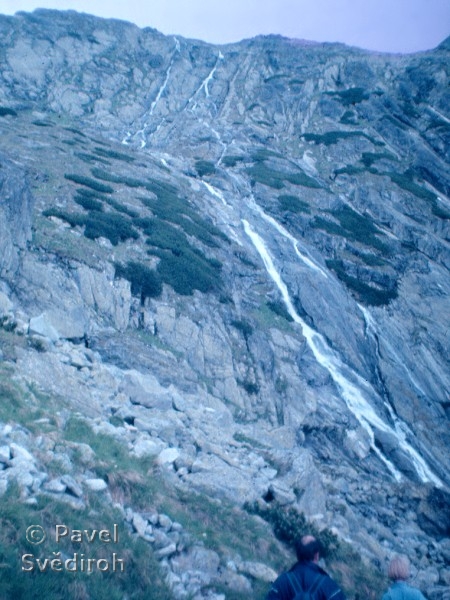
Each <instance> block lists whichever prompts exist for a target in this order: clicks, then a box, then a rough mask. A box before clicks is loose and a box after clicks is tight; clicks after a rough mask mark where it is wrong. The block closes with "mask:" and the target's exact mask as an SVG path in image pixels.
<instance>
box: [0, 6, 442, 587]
mask: <svg viewBox="0 0 450 600" xmlns="http://www.w3.org/2000/svg"><path fill="white" fill-rule="evenodd" d="M0 35H1V44H0V48H1V50H0V52H1V62H2V65H3V68H2V73H1V75H0V127H1V141H0V144H1V148H0V152H1V156H0V190H1V199H0V231H1V235H0V247H1V258H0V261H1V262H0V268H1V270H0V275H1V280H0V284H1V288H0V292H1V295H0V309H1V311H2V315H0V316H1V318H2V323H3V328H4V332H5V335H4V336H3V337H2V344H3V346H4V347H3V350H2V353H3V362H4V363H5V365H6V364H7V363H8V364H9V367H11V368H12V369H13V372H14V376H15V377H16V378H17V379H18V380H20V381H25V382H27V384H28V385H32V386H35V387H36V389H38V390H41V391H42V392H43V393H45V394H49V395H50V396H51V397H53V398H58V399H60V401H61V403H62V405H63V406H64V411H69V413H70V414H72V413H75V412H77V411H78V412H80V413H82V414H83V415H85V416H86V417H87V418H88V419H89V421H90V423H97V425H98V424H99V425H98V426H99V427H100V429H101V431H104V432H107V433H108V435H113V436H115V437H116V438H117V439H120V440H122V441H123V442H124V443H127V444H128V447H129V449H130V451H131V453H132V454H134V455H138V456H142V455H145V454H149V455H150V456H155V459H156V460H157V461H158V464H160V465H162V467H161V468H163V470H165V471H167V473H168V475H170V476H173V477H174V479H175V480H176V481H177V482H178V483H177V484H176V485H181V486H184V487H185V488H186V489H189V490H195V491H197V492H200V493H201V494H204V495H206V496H208V497H211V498H217V499H220V500H222V501H227V502H228V501H231V502H232V503H234V504H235V505H237V506H241V507H242V506H243V504H244V502H248V503H249V504H252V503H254V502H255V501H256V502H257V503H258V504H259V506H260V507H262V508H261V510H262V511H264V510H269V509H270V506H271V505H277V506H280V505H283V506H293V507H295V508H296V509H297V510H298V511H301V512H304V513H305V515H306V516H307V517H308V518H309V519H312V520H313V521H314V522H315V523H316V524H318V526H319V527H333V528H334V531H335V532H336V533H337V535H338V536H339V537H340V538H341V539H346V540H352V541H353V542H354V543H355V544H356V546H357V547H358V549H359V550H360V552H362V553H363V554H364V555H366V556H367V557H368V558H370V559H371V560H378V561H380V560H383V559H384V558H385V557H386V556H387V555H389V553H391V552H392V551H394V550H401V549H402V547H403V546H404V545H405V544H406V545H407V547H408V549H410V551H411V553H412V557H413V558H414V559H415V562H416V564H417V565H418V566H419V573H418V581H419V583H420V584H421V585H423V587H424V588H426V589H427V590H428V591H429V593H430V594H431V595H430V597H433V598H441V597H443V590H444V587H445V586H446V585H448V584H449V581H448V572H446V570H445V562H446V560H447V559H448V546H446V545H445V541H443V540H444V537H445V536H446V535H448V531H449V525H450V523H449V521H448V511H446V507H447V508H448V497H449V496H448V486H449V485H450V480H449V472H450V469H449V467H450V464H449V456H448V447H449V441H450V440H449V430H448V410H449V390H450V371H449V368H448V366H449V365H448V355H449V336H448V316H449V313H450V310H449V309H450V306H449V299H448V298H449V291H450V279H449V277H448V269H449V265H450V253H449V225H448V218H449V215H450V204H449V199H448V196H447V195H448V186H449V178H448V148H449V145H448V140H449V131H450V125H449V123H450V121H449V118H450V117H449V115H448V103H447V102H446V87H447V85H448V72H447V70H448V58H449V56H448V49H447V47H446V45H445V44H443V45H442V46H441V47H439V48H437V49H436V50H434V51H433V52H428V53H422V54H420V55H413V56H388V55H375V54H372V53H367V52H362V51H360V50H357V49H350V48H346V47H344V46H339V45H329V44H307V43H303V42H299V41H297V40H287V39H283V38H278V37H262V38H256V39H254V40H249V41H244V42H241V43H240V44H234V45H229V46H223V47H220V48H219V47H214V46H210V45H207V44H204V43H202V42H196V41H192V40H185V39H182V38H173V37H172V38H171V37H164V36H162V35H161V34H159V33H158V32H156V31H154V30H151V29H144V30H139V29H138V28H137V27H134V26H132V25H130V24H127V23H122V22H118V21H106V20H101V19H97V18H94V17H90V16H87V15H79V14H77V13H74V12H67V13H60V12H54V11H44V10H39V11H35V12H34V13H33V14H31V15H28V14H18V15H17V16H15V17H11V18H7V17H1V18H0ZM11 332H13V333H11ZM14 332H15V333H14ZM24 340H25V341H26V342H27V343H26V344H25V343H24ZM19 342H20V343H19ZM9 417H10V418H11V419H13V417H12V416H9ZM66 417H67V415H66ZM13 420H14V419H13ZM23 425H24V424H23ZM30 444H31V442H30ZM7 471H8V469H7V470H6V471H5V472H7ZM72 473H73V474H75V475H76V476H77V477H78V478H79V479H80V481H84V480H83V477H84V475H83V472H82V471H80V470H79V469H78V470H77V469H76V468H75V466H73V465H72ZM28 493H31V492H30V489H29V490H28ZM179 554H180V555H182V551H181V550H180V551H179ZM164 558H166V557H164ZM177 560H178V561H179V560H180V556H178V557H175V558H173V559H172V564H169V563H167V565H166V567H167V568H171V569H172V571H171V572H172V573H173V572H174V569H175V571H176V568H175V566H176V564H178V563H177V562H176V561H177ZM214 560H215V559H214ZM218 560H219V563H220V561H225V558H224V557H223V556H221V557H219V558H218ZM213 562H214V561H213ZM225 562H226V561H225ZM219 563H218V565H217V569H216V570H217V573H219V572H221V568H222V570H223V568H224V567H223V565H222V567H221V568H219ZM226 564H228V563H226ZM242 564H243V563H242ZM242 564H241V569H240V575H239V577H243V578H244V579H245V577H247V579H245V581H246V583H243V581H242V580H239V581H240V583H239V584H238V583H237V580H236V578H234V579H233V578H232V577H231V574H230V573H231V571H230V569H228V571H229V576H230V578H229V581H233V584H229V581H228V584H227V585H229V587H230V586H231V588H232V587H233V585H234V586H235V587H236V586H237V587H239V585H240V586H241V587H240V588H239V590H240V593H241V594H242V597H248V596H246V595H245V594H248V593H249V594H251V593H252V592H251V591H249V589H250V590H251V582H252V581H253V579H258V575H255V569H253V571H252V570H251V569H250V571H248V569H249V567H248V565H247V567H245V566H242ZM174 565H175V566H174ZM260 567H261V565H260ZM227 568H228V567H227ZM245 568H247V571H246V570H245ZM212 570H213V571H214V569H212ZM228 571H227V572H228ZM233 572H234V573H235V575H236V572H235V571H233ZM244 576H245V577H244ZM208 577H209V579H208V578H207V579H208V581H207V584H206V583H204V584H203V585H202V584H199V585H198V586H197V588H195V590H194V591H195V593H198V594H200V595H199V596H198V597H199V598H200V597H203V596H202V594H203V593H206V591H202V590H206V588H207V587H208V586H210V585H211V584H214V583H216V584H217V582H218V580H219V579H220V577H219V575H217V574H216V575H210V576H208ZM233 577H234V576H233ZM236 577H237V575H236ZM261 577H262V579H264V577H266V578H267V577H270V573H269V575H267V571H264V574H263V575H262V576H261ZM252 578H253V579H252ZM205 581H206V580H205ZM221 583H222V584H223V581H222V582H221ZM180 585H181V584H180ZM246 586H247V587H246ZM248 586H250V588H248ZM175 588H176V586H175V587H173V589H175ZM177 589H178V588H177ZM180 589H181V588H180ZM183 589H184V591H183V590H182V591H180V590H178V592H176V593H175V592H174V594H175V596H176V597H183V595H182V593H185V592H186V588H183ZM190 591H191V592H192V590H190ZM176 594H179V595H178V596H177V595H176ZM180 594H181V595H180ZM196 597H197V596H196ZM208 597H209V596H208ZM217 597H219V596H217Z"/></svg>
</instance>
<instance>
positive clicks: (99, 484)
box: [84, 479, 108, 492]
mask: <svg viewBox="0 0 450 600" xmlns="http://www.w3.org/2000/svg"><path fill="white" fill-rule="evenodd" d="M84 484H85V485H86V487H87V488H89V489H90V490H91V491H92V492H103V491H104V490H106V489H107V488H108V484H107V483H106V481H105V480H104V479H85V480H84Z"/></svg>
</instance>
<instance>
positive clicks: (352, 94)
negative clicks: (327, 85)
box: [325, 87, 369, 106]
mask: <svg viewBox="0 0 450 600" xmlns="http://www.w3.org/2000/svg"><path fill="white" fill-rule="evenodd" d="M325 93H326V94H327V95H329V96H333V97H334V98H337V99H338V100H339V102H340V103H341V104H343V105H344V106H352V105H355V104H359V103H360V102H362V101H363V100H368V99H369V94H368V93H367V92H366V91H365V90H364V88H360V87H355V88H349V89H348V90H342V91H340V92H325Z"/></svg>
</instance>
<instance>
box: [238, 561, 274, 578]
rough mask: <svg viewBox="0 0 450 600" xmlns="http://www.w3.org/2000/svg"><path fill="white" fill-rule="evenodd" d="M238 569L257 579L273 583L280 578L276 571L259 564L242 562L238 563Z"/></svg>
mask: <svg viewBox="0 0 450 600" xmlns="http://www.w3.org/2000/svg"><path fill="white" fill-rule="evenodd" d="M237 568H238V570H239V571H240V572H241V573H244V574H246V575H251V576H252V577H254V578H255V579H259V580H260V581H265V582H267V583H271V582H272V581H275V579H276V578H277V577H278V574H277V572H276V571H274V570H273V569H271V568H270V567H268V566H267V565H264V564H263V563H259V562H252V561H242V562H238V563H237Z"/></svg>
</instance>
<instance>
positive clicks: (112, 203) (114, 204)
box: [105, 198, 139, 219]
mask: <svg viewBox="0 0 450 600" xmlns="http://www.w3.org/2000/svg"><path fill="white" fill-rule="evenodd" d="M105 202H106V203H107V204H109V206H111V207H112V208H114V210H117V212H120V213H122V214H124V215H128V216H129V217H131V218H132V219H136V218H137V217H139V213H138V212H137V211H136V210H133V209H132V208H128V206H124V205H123V204H121V203H120V202H117V200H114V199H113V198H106V199H105Z"/></svg>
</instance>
